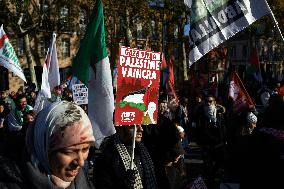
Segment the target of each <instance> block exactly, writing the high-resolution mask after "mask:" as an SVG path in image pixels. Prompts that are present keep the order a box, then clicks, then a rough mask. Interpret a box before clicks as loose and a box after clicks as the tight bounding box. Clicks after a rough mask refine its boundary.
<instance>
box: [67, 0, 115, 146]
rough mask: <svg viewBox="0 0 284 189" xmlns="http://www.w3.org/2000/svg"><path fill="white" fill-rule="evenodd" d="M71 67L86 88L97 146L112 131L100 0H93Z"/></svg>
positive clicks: (108, 78) (107, 66)
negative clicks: (92, 7)
mask: <svg viewBox="0 0 284 189" xmlns="http://www.w3.org/2000/svg"><path fill="white" fill-rule="evenodd" d="M72 69H73V75H74V76H76V77H78V78H79V79H80V80H81V81H82V82H83V83H84V84H86V86H87V87H88V89H89V90H88V91H89V94H88V96H89V99H88V102H89V104H88V115H89V118H90V120H91V123H92V125H93V129H94V135H95V138H96V145H97V146H99V145H100V144H101V142H102V140H103V139H104V138H105V137H106V136H110V135H112V134H114V133H115V129H114V125H113V111H114V96H113V87H112V77H111V70H110V63H109V58H108V55H107V49H106V42H105V28H104V14H103V4H102V1H101V0H97V1H96V4H95V7H94V10H93V14H92V16H91V18H90V22H89V24H88V26H87V30H86V33H85V36H84V38H83V39H82V41H81V44H80V48H79V50H78V53H77V55H76V57H75V58H74V61H73V65H72Z"/></svg>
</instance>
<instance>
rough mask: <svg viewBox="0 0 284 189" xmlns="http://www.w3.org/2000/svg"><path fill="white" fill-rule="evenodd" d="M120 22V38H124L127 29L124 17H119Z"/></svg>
mask: <svg viewBox="0 0 284 189" xmlns="http://www.w3.org/2000/svg"><path fill="white" fill-rule="evenodd" d="M118 20H119V30H118V36H119V37H123V36H124V27H125V22H124V18H123V17H122V16H119V18H118Z"/></svg>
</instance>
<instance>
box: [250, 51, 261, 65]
mask: <svg viewBox="0 0 284 189" xmlns="http://www.w3.org/2000/svg"><path fill="white" fill-rule="evenodd" d="M250 63H251V65H254V66H255V67H256V68H260V66H259V60H258V55H257V51H256V48H253V49H252V52H251V55H250Z"/></svg>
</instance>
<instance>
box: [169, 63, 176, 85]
mask: <svg viewBox="0 0 284 189" xmlns="http://www.w3.org/2000/svg"><path fill="white" fill-rule="evenodd" d="M169 72H170V75H169V81H170V82H171V84H172V86H175V76H174V66H173V63H172V60H171V59H170V60H169Z"/></svg>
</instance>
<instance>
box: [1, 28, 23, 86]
mask: <svg viewBox="0 0 284 189" xmlns="http://www.w3.org/2000/svg"><path fill="white" fill-rule="evenodd" d="M0 65H2V66H4V67H5V68H7V69H8V70H10V71H11V72H13V73H14V74H16V75H17V76H19V77H20V78H21V79H22V80H24V81H25V82H27V81H26V78H25V75H24V72H23V70H22V68H21V65H20V62H19V60H18V58H17V55H16V53H15V51H14V48H13V46H12V45H11V43H10V42H9V39H8V37H7V35H6V33H5V31H4V29H3V25H2V26H1V28H0Z"/></svg>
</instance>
